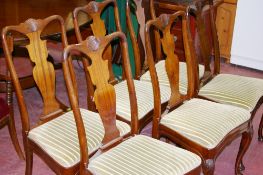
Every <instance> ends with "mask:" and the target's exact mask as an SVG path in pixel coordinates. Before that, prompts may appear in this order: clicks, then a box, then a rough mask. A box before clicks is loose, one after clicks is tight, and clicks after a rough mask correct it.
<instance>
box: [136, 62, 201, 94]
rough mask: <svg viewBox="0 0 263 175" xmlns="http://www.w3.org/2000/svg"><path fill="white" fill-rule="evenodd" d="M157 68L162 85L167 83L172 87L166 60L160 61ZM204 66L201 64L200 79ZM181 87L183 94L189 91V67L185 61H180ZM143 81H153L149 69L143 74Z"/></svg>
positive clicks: (156, 65)
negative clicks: (166, 68)
mask: <svg viewBox="0 0 263 175" xmlns="http://www.w3.org/2000/svg"><path fill="white" fill-rule="evenodd" d="M155 69H156V72H157V76H158V81H159V84H160V85H165V86H169V87H170V83H169V80H168V76H167V73H166V70H165V60H161V61H159V62H158V63H157V64H155ZM204 71H205V69H204V66H203V65H201V64H199V79H201V78H202V77H203V76H204ZM179 76H180V77H179V89H180V92H181V93H182V94H186V93H187V85H188V81H187V68H186V63H185V62H180V63H179ZM141 80H142V81H151V76H150V72H149V71H147V72H146V73H145V74H143V75H142V76H141Z"/></svg>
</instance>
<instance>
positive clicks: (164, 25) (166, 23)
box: [145, 11, 196, 130]
mask: <svg viewBox="0 0 263 175" xmlns="http://www.w3.org/2000/svg"><path fill="white" fill-rule="evenodd" d="M187 18H188V16H187V14H186V13H185V12H183V11H178V12H176V13H174V14H162V15H160V16H159V17H158V18H156V19H154V20H150V21H148V22H147V23H146V28H145V34H146V36H145V39H146V52H147V59H148V64H149V70H150V75H151V81H152V84H153V91H154V99H155V101H154V102H155V104H154V123H153V127H155V126H157V125H156V124H157V123H158V121H157V120H159V119H160V115H161V103H160V88H159V82H158V77H157V72H156V69H155V62H154V57H153V52H152V50H153V49H152V45H151V40H150V32H151V31H153V29H154V28H155V29H158V30H159V31H160V36H161V37H160V43H161V46H162V50H163V52H164V54H165V69H166V73H167V76H168V80H169V83H170V87H171V96H170V100H169V102H168V106H167V110H168V111H169V110H170V109H172V108H174V107H176V106H177V105H179V104H181V103H182V102H183V101H184V100H185V99H187V98H191V97H193V96H194V94H195V93H196V92H195V83H194V79H195V78H194V77H193V67H192V64H193V63H192V60H194V59H193V58H192V57H193V56H194V53H193V48H191V47H190V46H191V42H192V39H191V34H190V30H189V23H188V20H187ZM180 19H181V20H182V33H183V43H184V48H185V58H186V64H187V79H188V86H187V95H183V94H181V93H180V91H179V62H180V60H179V58H178V56H177V54H176V53H175V44H174V35H173V34H172V33H171V27H172V26H173V25H174V23H176V22H178V21H179V20H180ZM155 122H157V123H155ZM153 130H154V129H153Z"/></svg>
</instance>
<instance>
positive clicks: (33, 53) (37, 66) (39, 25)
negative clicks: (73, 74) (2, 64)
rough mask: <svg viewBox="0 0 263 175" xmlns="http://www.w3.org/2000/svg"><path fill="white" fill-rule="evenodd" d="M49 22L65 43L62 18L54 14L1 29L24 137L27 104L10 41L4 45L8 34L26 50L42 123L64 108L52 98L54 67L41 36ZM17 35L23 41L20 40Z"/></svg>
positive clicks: (54, 96)
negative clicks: (56, 28) (54, 26)
mask: <svg viewBox="0 0 263 175" xmlns="http://www.w3.org/2000/svg"><path fill="white" fill-rule="evenodd" d="M53 22H54V24H55V25H58V29H59V32H60V33H61V39H62V43H63V45H64V46H66V45H67V39H66V33H65V29H64V21H63V19H62V17H60V16H58V15H54V16H50V17H48V18H45V19H37V20H36V19H28V20H26V21H25V22H24V23H20V24H19V25H16V26H7V27H5V28H3V30H2V41H3V49H4V53H5V56H6V62H7V66H8V69H9V71H10V75H11V78H12V82H13V85H14V90H15V92H16V95H17V99H18V105H19V110H20V114H21V119H22V127H23V133H24V134H23V135H24V136H26V133H28V132H29V130H30V128H31V126H30V122H29V115H28V110H27V105H26V102H25V100H24V97H23V91H22V88H21V84H20V82H19V79H18V75H17V70H16V67H15V66H14V63H13V57H12V51H13V49H12V48H13V46H14V43H13V42H12V47H10V45H9V44H8V43H9V42H8V38H9V37H10V36H11V37H12V38H13V39H14V40H13V41H20V42H19V43H16V42H15V44H22V45H24V44H26V46H25V48H26V49H27V51H28V54H29V57H30V60H31V62H32V65H33V72H32V74H33V78H34V81H35V83H36V86H37V88H38V90H39V92H40V95H41V96H42V100H43V109H42V114H41V115H40V124H41V123H44V122H46V121H49V120H51V119H53V118H55V117H57V116H58V115H59V114H61V113H63V112H64V111H66V110H67V109H68V108H67V107H66V106H65V105H64V104H62V103H61V102H60V101H59V100H58V99H57V97H56V84H55V71H54V66H53V65H52V63H51V62H49V61H48V60H47V58H48V50H47V47H46V40H45V39H44V37H45V36H43V35H42V32H43V31H44V29H46V28H47V26H48V25H49V24H51V23H53ZM45 35H46V34H45ZM21 38H22V39H23V41H21ZM24 42H25V43H24ZM32 101H34V99H32Z"/></svg>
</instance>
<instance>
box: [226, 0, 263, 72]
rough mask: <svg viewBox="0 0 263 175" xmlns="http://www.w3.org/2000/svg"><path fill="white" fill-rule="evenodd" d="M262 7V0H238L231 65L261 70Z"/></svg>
mask: <svg viewBox="0 0 263 175" xmlns="http://www.w3.org/2000/svg"><path fill="white" fill-rule="evenodd" d="M262 7H263V1H262V0H238V4H237V13H236V20H235V27H234V34H233V42H232V48H231V63H233V64H237V65H242V66H246V67H251V68H254V69H259V70H263V9H262Z"/></svg>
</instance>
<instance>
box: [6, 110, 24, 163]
mask: <svg viewBox="0 0 263 175" xmlns="http://www.w3.org/2000/svg"><path fill="white" fill-rule="evenodd" d="M8 130H9V135H10V137H11V140H12V143H13V145H14V148H15V150H16V153H17V155H18V157H19V158H20V159H21V160H25V157H24V154H23V152H22V150H21V147H20V145H19V141H18V139H17V134H16V127H15V123H14V119H13V116H11V115H10V117H9V123H8Z"/></svg>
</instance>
